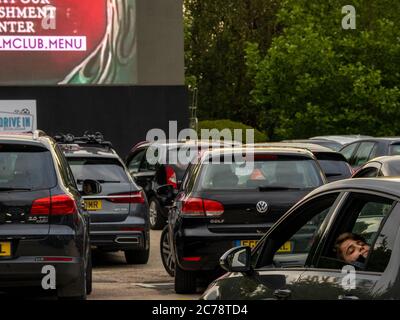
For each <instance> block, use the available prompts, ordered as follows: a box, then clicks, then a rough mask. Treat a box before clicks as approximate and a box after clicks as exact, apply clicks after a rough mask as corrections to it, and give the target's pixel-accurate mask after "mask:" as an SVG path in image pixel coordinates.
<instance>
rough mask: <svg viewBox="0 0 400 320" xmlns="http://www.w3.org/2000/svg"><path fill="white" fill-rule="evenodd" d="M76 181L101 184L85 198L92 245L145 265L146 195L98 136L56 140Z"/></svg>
mask: <svg viewBox="0 0 400 320" xmlns="http://www.w3.org/2000/svg"><path fill="white" fill-rule="evenodd" d="M55 139H56V141H58V143H59V145H60V147H61V149H62V151H63V152H64V154H65V156H66V158H67V161H68V163H69V165H70V167H71V170H72V173H73V175H74V177H75V180H76V182H77V185H78V188H80V189H81V188H82V187H83V185H82V183H83V181H85V180H87V179H93V180H96V181H98V182H99V183H100V184H101V187H102V191H101V193H99V194H98V195H96V196H90V197H84V200H85V204H86V208H87V210H88V211H89V212H90V216H91V219H90V221H91V223H90V236H91V244H92V246H95V247H97V248H98V249H99V250H101V251H108V252H114V251H124V253H125V258H126V262H127V263H128V264H146V263H147V262H148V260H149V253H150V227H149V207H148V204H147V199H146V195H145V194H144V192H143V190H142V189H141V188H140V187H138V186H137V185H136V184H135V182H134V181H133V180H132V178H131V176H130V175H129V173H128V170H127V169H126V167H125V165H124V163H123V161H122V160H121V158H120V157H119V156H118V154H117V153H116V152H115V150H114V149H113V148H112V145H111V143H110V142H108V141H105V140H104V137H103V136H102V134H101V133H96V134H85V135H84V136H82V137H74V136H73V135H71V134H68V135H59V136H57V137H55Z"/></svg>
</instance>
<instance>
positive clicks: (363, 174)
mask: <svg viewBox="0 0 400 320" xmlns="http://www.w3.org/2000/svg"><path fill="white" fill-rule="evenodd" d="M378 174H379V169H378V168H374V167H369V168H364V169H361V170H360V171H358V172H357V173H356V174H355V175H354V178H374V177H377V176H378Z"/></svg>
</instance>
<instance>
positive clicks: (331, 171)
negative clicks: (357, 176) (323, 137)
mask: <svg viewBox="0 0 400 320" xmlns="http://www.w3.org/2000/svg"><path fill="white" fill-rule="evenodd" d="M315 156H316V157H317V160H318V162H319V164H320V166H321V168H322V171H323V172H324V173H325V175H326V177H327V178H330V179H335V178H337V179H345V178H350V177H351V175H352V172H351V169H350V166H349V165H348V162H347V161H346V158H345V157H344V156H343V155H342V154H341V153H325V152H320V153H315Z"/></svg>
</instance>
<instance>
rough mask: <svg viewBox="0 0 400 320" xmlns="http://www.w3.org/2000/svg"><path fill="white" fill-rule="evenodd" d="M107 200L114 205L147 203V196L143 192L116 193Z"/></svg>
mask: <svg viewBox="0 0 400 320" xmlns="http://www.w3.org/2000/svg"><path fill="white" fill-rule="evenodd" d="M107 200H108V201H110V202H113V203H145V195H144V192H143V191H133V192H123V193H114V194H110V195H109V197H108V198H107Z"/></svg>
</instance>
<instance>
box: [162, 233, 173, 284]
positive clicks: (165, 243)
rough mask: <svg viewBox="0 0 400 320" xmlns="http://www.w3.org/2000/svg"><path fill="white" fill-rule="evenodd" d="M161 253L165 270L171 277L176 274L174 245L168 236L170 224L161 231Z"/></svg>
mask: <svg viewBox="0 0 400 320" xmlns="http://www.w3.org/2000/svg"><path fill="white" fill-rule="evenodd" d="M160 254H161V261H162V264H163V266H164V269H165V271H167V273H168V274H169V275H170V276H171V277H173V276H175V258H174V256H173V255H172V246H171V243H170V240H169V237H168V226H165V228H164V229H163V231H162V233H161V238H160Z"/></svg>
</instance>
